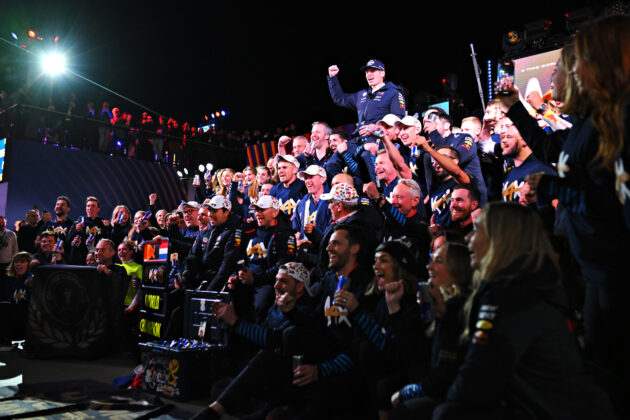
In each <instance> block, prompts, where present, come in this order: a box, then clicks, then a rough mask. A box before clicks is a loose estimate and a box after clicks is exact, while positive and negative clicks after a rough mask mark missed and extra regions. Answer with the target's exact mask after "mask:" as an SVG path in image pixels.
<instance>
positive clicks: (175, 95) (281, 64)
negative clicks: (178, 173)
mask: <svg viewBox="0 0 630 420" xmlns="http://www.w3.org/2000/svg"><path fill="white" fill-rule="evenodd" d="M607 3H609V2H604V3H599V2H593V1H571V2H569V1H559V2H484V3H481V2H467V3H465V6H458V5H457V4H455V3H452V2H431V3H430V2H414V3H406V2H400V3H399V2H383V3H380V5H379V6H373V5H371V4H369V3H367V2H350V3H348V2H334V3H333V2H303V3H301V4H299V7H300V9H299V10H298V9H297V7H298V5H296V4H293V5H290V6H287V5H286V4H284V3H283V4H280V3H277V4H276V3H274V2H257V3H255V4H249V3H236V2H214V1H211V2H205V3H203V4H200V3H198V2H170V6H160V5H158V3H157V2H139V1H138V2H136V1H133V2H132V1H128V2H117V1H110V2H103V1H102V2H94V1H89V2H85V1H82V2H53V1H47V2H34V1H20V2H16V1H12V2H8V1H5V2H1V3H0V5H1V6H0V28H2V30H1V32H0V37H2V38H3V39H5V40H7V41H9V42H10V43H11V42H14V41H13V38H11V34H10V33H11V32H16V33H17V34H18V35H19V36H20V42H21V41H22V40H23V39H24V37H25V36H26V31H27V29H34V30H36V31H37V32H38V34H42V35H43V36H44V37H45V38H47V39H46V40H45V41H44V42H39V43H33V44H31V45H30V46H29V48H30V49H31V50H32V51H34V52H35V51H37V50H40V51H41V50H43V49H44V47H46V48H50V45H51V42H50V41H49V39H50V38H53V37H54V36H55V35H59V36H60V41H59V42H58V44H57V46H58V48H59V49H60V50H64V51H66V52H67V55H68V56H69V57H70V63H69V67H71V68H72V70H73V71H76V72H77V73H79V74H81V75H84V76H85V77H87V78H89V79H91V80H93V81H96V82H98V83H100V84H102V85H104V86H107V87H108V88H110V89H112V90H114V91H116V92H119V93H121V94H123V95H125V96H126V97H129V98H131V99H133V100H134V101H137V102H138V103H140V104H142V105H144V106H145V107H147V108H149V109H151V110H155V111H156V112H157V113H161V114H165V115H168V116H174V117H175V118H177V119H179V120H180V121H190V122H191V123H193V124H197V123H198V122H199V121H200V119H201V117H202V116H203V115H204V114H208V113H210V112H213V111H216V110H220V109H226V110H228V112H229V117H228V118H227V119H226V120H225V121H224V123H223V124H224V126H225V127H226V128H232V129H238V130H242V129H252V128H260V129H273V128H274V127H276V126H285V125H288V124H289V123H292V122H293V123H296V124H297V126H298V130H308V128H309V127H308V125H309V124H310V122H312V121H313V120H324V121H327V122H329V123H331V124H333V125H339V124H343V123H348V122H354V121H355V120H356V114H355V113H354V112H351V111H347V110H344V109H342V108H339V107H337V106H335V105H334V104H333V102H332V100H331V99H330V95H329V93H328V87H327V83H326V74H327V68H328V66H329V65H331V64H337V65H338V66H339V67H340V69H341V71H340V74H339V76H340V80H341V83H342V86H343V88H344V90H345V91H347V92H351V91H356V90H359V89H361V88H364V87H365V86H366V82H365V78H364V74H363V73H362V72H360V71H359V68H360V67H361V66H362V65H363V64H365V63H366V62H367V61H368V60H369V59H371V58H378V59H380V60H382V61H383V62H384V63H385V65H386V68H387V76H386V78H387V79H388V80H391V81H394V82H397V83H399V84H402V85H403V86H404V87H405V88H406V89H407V90H408V92H409V95H408V102H409V103H413V102H414V97H415V96H416V95H418V94H419V93H421V92H428V93H430V94H434V95H438V96H440V95H442V93H443V86H442V79H444V78H447V77H448V75H449V74H450V73H452V74H455V75H456V76H457V78H458V93H459V94H460V95H461V96H462V98H463V102H464V103H465V104H466V105H467V106H468V107H469V108H470V109H471V110H474V109H475V108H480V107H481V102H480V100H479V96H478V90H477V85H476V81H475V74H474V70H473V65H472V61H471V57H470V54H471V53H470V44H471V43H473V44H474V46H475V50H476V52H477V59H478V63H479V66H480V68H481V77H482V86H483V88H484V94H486V93H485V91H486V90H487V89H486V86H487V82H486V78H485V74H486V67H487V64H486V62H487V60H488V59H493V60H497V59H499V58H500V57H501V56H502V55H503V51H502V48H501V42H502V37H503V35H504V34H505V33H506V32H507V31H508V30H510V29H522V27H523V25H524V24H525V23H527V22H531V21H536V20H542V19H545V20H549V21H551V22H552V30H551V32H552V33H553V34H562V33H565V32H566V31H565V29H564V14H565V13H566V12H569V11H573V10H577V9H580V8H583V7H585V6H596V7H598V6H601V5H602V4H607ZM34 59H35V57H34V55H29V54H26V53H25V52H24V51H23V50H22V49H20V48H15V47H13V46H11V45H9V44H7V43H6V42H1V43H0V61H1V64H2V66H3V68H2V71H0V89H5V90H7V91H10V90H11V89H13V88H14V86H16V84H18V82H19V81H20V80H22V79H24V73H25V71H26V72H27V73H28V71H27V70H25V69H26V67H25V66H27V63H28V62H29V61H33V60H34ZM30 68H31V70H30V73H28V74H29V76H30V78H31V79H32V80H34V81H33V84H32V85H31V86H30V89H31V91H32V93H33V95H34V96H36V95H35V92H40V93H39V94H38V95H40V96H41V92H44V93H46V92H49V91H50V79H48V78H47V76H45V77H39V78H37V79H36V78H35V76H37V75H36V74H35V73H37V71H39V70H38V69H37V66H36V64H35V63H31V64H30ZM33 69H36V70H37V71H35V70H33ZM69 91H75V92H77V94H78V96H79V98H78V99H79V102H80V103H82V104H84V103H85V102H87V101H88V100H91V101H94V103H95V104H97V109H100V103H101V102H102V101H103V100H110V103H111V104H112V106H119V107H120V108H121V109H122V110H123V111H127V112H131V113H132V114H133V115H134V117H135V119H136V120H137V119H138V117H139V113H140V112H141V110H140V108H138V107H136V106H134V105H132V104H130V103H128V102H125V101H123V100H122V99H120V98H116V97H113V96H112V95H111V94H109V93H107V92H106V91H104V90H102V89H98V88H95V87H93V86H92V85H90V84H89V83H87V82H85V81H82V80H81V79H79V78H77V77H76V76H72V75H68V74H66V75H64V76H63V77H60V78H57V79H56V80H55V82H54V93H55V96H57V97H59V96H63V95H64V94H66V93H67V92H69ZM9 93H10V92H9ZM44 96H47V95H44ZM41 104H42V105H45V104H44V103H41ZM411 105H412V104H411Z"/></svg>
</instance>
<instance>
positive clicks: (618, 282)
mask: <svg viewBox="0 0 630 420" xmlns="http://www.w3.org/2000/svg"><path fill="white" fill-rule="evenodd" d="M574 44H575V56H576V60H575V64H574V66H573V69H572V74H573V76H574V77H575V80H576V84H577V88H578V91H579V94H580V95H581V96H582V97H584V98H585V102H586V104H584V101H583V102H582V103H581V106H580V107H579V108H578V109H571V108H570V107H569V106H568V105H569V104H570V103H571V102H570V101H569V100H567V102H568V103H567V104H566V105H565V107H564V108H563V110H564V112H567V113H570V114H573V113H574V114H575V115H574V117H575V118H574V123H573V128H572V129H571V132H570V133H569V135H568V137H567V139H566V141H565V142H564V143H563V145H562V151H561V152H560V157H559V161H558V175H559V178H556V177H548V176H543V177H542V178H541V179H540V182H539V184H538V187H537V195H538V198H539V199H542V200H543V202H548V201H549V200H550V199H552V198H555V197H557V198H559V201H560V203H561V204H562V205H563V207H564V209H565V211H566V221H565V227H566V230H567V234H568V238H569V244H570V245H571V250H572V251H573V254H574V255H575V257H576V259H577V261H578V262H579V264H580V266H581V268H582V271H583V273H584V277H585V279H586V283H587V284H586V294H585V302H584V313H583V316H584V326H585V332H586V339H587V350H589V351H590V353H591V354H592V356H593V359H594V360H593V361H594V367H595V370H594V372H595V373H596V374H597V376H598V377H600V378H604V379H603V380H605V381H610V382H609V383H608V388H609V390H610V391H612V392H613V394H612V397H613V400H614V401H615V402H617V401H619V404H618V406H619V407H623V406H624V405H626V404H625V403H624V400H625V397H624V396H623V395H621V393H622V390H623V389H628V387H630V384H629V383H628V378H629V377H630V369H629V368H628V363H627V362H626V360H625V359H626V356H627V354H629V353H630V313H629V311H628V310H627V309H626V307H625V306H626V304H627V302H628V300H630V292H629V291H628V287H627V284H626V283H627V281H626V280H627V279H628V268H627V262H626V261H627V258H628V255H630V227H629V226H630V175H629V171H630V145H629V144H628V141H627V140H628V136H629V135H628V131H629V130H630V128H629V124H630V117H629V115H628V114H629V112H628V106H629V105H628V102H629V101H630V48H629V47H628V46H629V45H630V17H629V16H627V15H620V16H610V17H607V18H604V19H601V20H598V21H596V22H594V23H592V24H591V25H589V26H587V27H585V28H584V29H582V30H581V31H579V32H578V33H577V35H576V37H575V41H574ZM567 108H568V109H567ZM576 108H577V107H576ZM530 185H531V183H530ZM600 374H601V375H600ZM616 394H617V395H616Z"/></svg>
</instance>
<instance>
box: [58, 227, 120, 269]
mask: <svg viewBox="0 0 630 420" xmlns="http://www.w3.org/2000/svg"><path fill="white" fill-rule="evenodd" d="M77 223H78V222H75V223H74V224H73V225H72V227H71V228H70V232H68V236H67V239H66V243H65V244H64V249H65V250H68V251H66V253H69V255H70V258H69V259H70V261H69V262H70V264H74V265H85V258H86V257H87V254H88V252H90V251H93V250H94V249H95V248H96V244H98V241H100V240H101V239H103V238H109V237H110V235H111V231H112V230H111V226H105V225H104V224H103V218H101V217H96V218H94V219H90V218H88V217H85V218H84V220H83V225H84V226H83V230H82V231H81V232H77V230H76V226H77ZM90 235H94V237H93V239H92V242H91V243H90V245H89V246H86V243H85V242H86V239H88V238H89V237H90ZM76 236H80V237H81V244H80V245H79V246H78V247H72V245H71V244H72V241H73V240H74V238H75V237H76Z"/></svg>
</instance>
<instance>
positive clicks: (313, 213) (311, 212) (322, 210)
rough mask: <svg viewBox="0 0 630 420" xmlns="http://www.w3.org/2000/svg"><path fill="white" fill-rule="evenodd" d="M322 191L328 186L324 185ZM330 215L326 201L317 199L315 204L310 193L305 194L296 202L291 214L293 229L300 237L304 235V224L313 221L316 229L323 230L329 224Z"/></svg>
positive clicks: (325, 190)
mask: <svg viewBox="0 0 630 420" xmlns="http://www.w3.org/2000/svg"><path fill="white" fill-rule="evenodd" d="M324 192H325V193H327V192H329V188H328V186H324ZM330 220H331V215H330V210H328V201H324V200H319V201H318V202H317V204H315V202H314V201H313V197H312V196H311V194H306V195H305V196H304V197H302V199H301V200H300V201H299V202H298V204H297V207H296V208H295V213H294V215H293V231H294V232H299V233H300V237H304V226H306V225H307V224H309V223H314V224H315V227H316V229H319V230H320V231H322V232H323V231H324V230H325V229H326V226H328V225H329V224H330Z"/></svg>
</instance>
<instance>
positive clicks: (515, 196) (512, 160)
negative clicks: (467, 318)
mask: <svg viewBox="0 0 630 420" xmlns="http://www.w3.org/2000/svg"><path fill="white" fill-rule="evenodd" d="M499 134H500V135H501V151H502V152H503V158H504V159H505V160H504V162H503V172H504V174H505V175H504V178H503V188H502V191H501V194H502V196H503V201H516V202H518V201H519V199H520V198H521V190H522V189H523V186H524V185H525V177H526V176H527V175H529V174H533V173H544V174H548V175H554V176H555V175H556V171H554V170H553V169H552V168H551V167H550V166H548V165H546V164H545V163H543V162H542V161H540V160H538V159H536V158H535V157H534V154H533V153H532V151H531V149H530V148H529V146H528V145H527V143H526V142H525V140H524V139H523V137H521V134H520V133H519V131H518V129H517V128H516V126H515V125H514V123H513V122H512V120H510V119H509V118H508V117H504V118H503V119H502V120H501V121H500V122H499Z"/></svg>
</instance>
